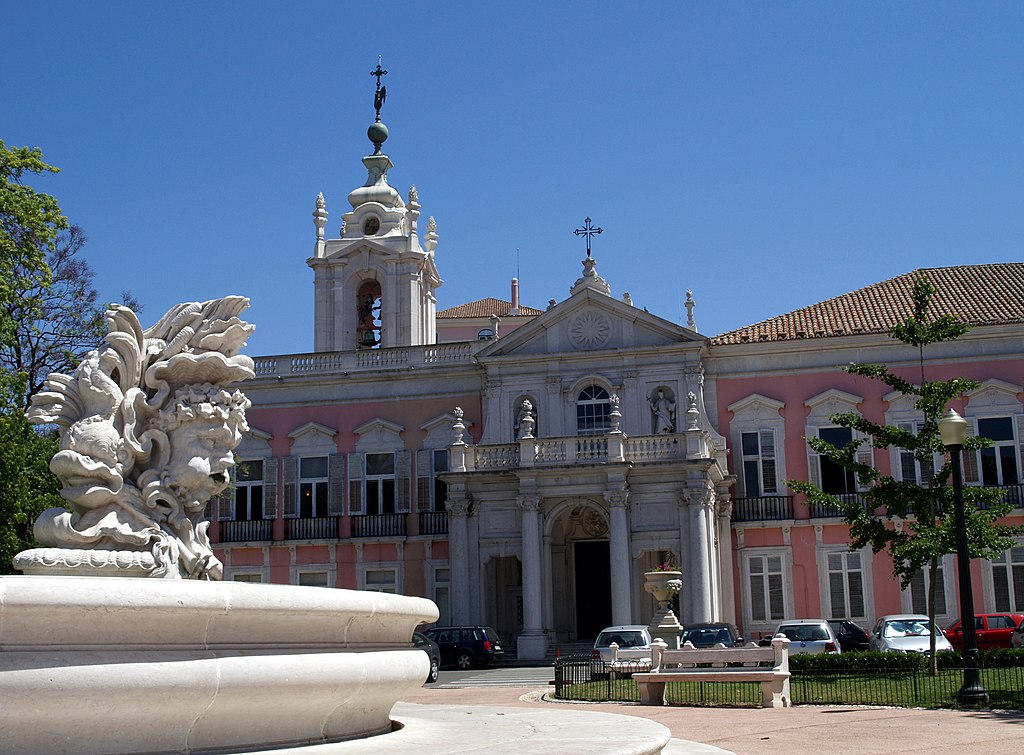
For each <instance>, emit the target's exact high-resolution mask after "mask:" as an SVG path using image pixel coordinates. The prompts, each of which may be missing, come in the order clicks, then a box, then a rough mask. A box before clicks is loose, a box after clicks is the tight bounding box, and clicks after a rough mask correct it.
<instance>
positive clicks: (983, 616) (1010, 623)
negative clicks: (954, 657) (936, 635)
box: [946, 613, 1024, 650]
mask: <svg viewBox="0 0 1024 755" xmlns="http://www.w3.org/2000/svg"><path fill="white" fill-rule="evenodd" d="M1022 619H1024V614H1019V613H976V614H974V631H975V634H976V635H977V637H978V650H992V649H993V648H1008V647H1011V643H1010V638H1011V637H1012V636H1013V630H1014V629H1016V628H1017V625H1018V624H1020V622H1021V620H1022ZM946 638H947V639H948V640H949V644H950V645H952V646H953V649H954V650H963V649H964V633H963V631H962V630H961V629H960V620H959V619H957V620H956V622H955V623H953V624H951V625H950V626H949V629H947V630H946Z"/></svg>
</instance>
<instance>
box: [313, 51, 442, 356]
mask: <svg viewBox="0 0 1024 755" xmlns="http://www.w3.org/2000/svg"><path fill="white" fill-rule="evenodd" d="M370 75H371V76H374V77H375V78H376V79H377V87H376V91H375V92H374V109H375V110H376V120H375V121H374V122H373V123H372V124H371V125H370V128H369V129H368V130H367V136H368V137H369V138H370V142H371V143H372V144H373V153H372V154H370V155H367V156H366V157H364V158H363V165H364V166H365V168H366V172H367V176H366V183H365V184H363V185H362V186H360V187H359V188H357V189H354V190H353V191H352V192H351V193H350V194H349V195H348V203H349V205H351V208H352V209H351V210H349V211H348V212H346V213H345V214H344V215H342V223H341V235H340V237H339V238H331V239H329V238H326V237H325V233H324V229H325V227H326V225H327V203H326V201H325V200H324V195H323V193H321V194H320V195H319V196H318V197H317V199H316V209H315V210H314V211H313V225H314V226H315V227H316V244H315V247H314V251H313V256H312V257H311V258H310V259H309V260H307V264H308V265H309V266H310V267H311V268H313V274H314V282H313V287H314V292H315V297H316V299H315V307H314V311H315V314H314V320H315V324H314V348H315V349H316V351H351V350H353V349H372V348H388V347H392V346H417V345H422V344H430V343H435V342H436V340H437V334H436V328H435V319H434V315H435V312H436V309H437V300H436V296H435V293H434V292H435V291H436V290H437V289H438V288H439V287H440V286H441V283H442V281H441V277H440V276H439V275H438V272H437V267H436V266H435V264H434V251H435V249H436V248H437V224H436V223H435V222H434V219H433V218H430V220H429V222H428V223H427V234H426V239H425V242H426V243H425V245H424V246H421V245H420V239H419V234H418V230H417V224H418V222H419V217H420V203H419V197H418V195H417V192H416V187H415V186H413V187H411V188H410V189H409V194H408V199H407V201H403V200H402V197H401V196H400V195H399V193H398V192H397V191H396V190H395V189H393V188H392V187H391V186H389V185H388V171H389V170H390V169H391V168H393V167H394V165H393V164H392V162H391V159H390V158H389V157H388V156H387V155H385V154H384V153H383V152H382V151H381V145H383V144H384V142H385V141H386V140H387V138H388V127H387V126H385V125H384V123H383V122H381V119H380V110H381V107H383V105H384V102H385V100H386V98H387V88H386V87H385V86H384V85H383V84H381V77H383V76H385V75H387V71H385V70H384V69H383V68H381V66H380V62H379V61H378V63H377V69H376V70H375V71H371V72H370Z"/></svg>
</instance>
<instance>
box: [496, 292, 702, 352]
mask: <svg viewBox="0 0 1024 755" xmlns="http://www.w3.org/2000/svg"><path fill="white" fill-rule="evenodd" d="M498 332H499V335H500V333H501V331H500V328H499V331H498ZM704 340H705V339H704V337H703V336H701V335H699V334H697V333H694V332H693V331H692V330H688V329H687V328H684V327H682V326H681V325H676V324H675V323H673V322H669V321H668V320H664V319H662V318H660V317H657V316H656V315H652V314H651V313H650V312H645V311H644V310H642V309H637V308H636V307H633V306H630V305H628V304H624V303H623V302H621V301H617V300H616V299H612V298H611V297H610V296H606V295H604V294H602V293H599V292H596V291H593V290H590V289H586V290H583V291H580V292H579V293H577V294H574V295H573V296H571V297H569V298H568V299H566V300H565V301H563V302H561V303H559V304H556V305H555V306H554V307H552V308H551V309H549V310H547V311H546V312H544V313H543V314H541V315H538V316H537V317H536V318H535V319H534V320H532V321H531V322H529V323H527V324H526V325H523V326H521V327H519V328H516V330H514V331H513V332H512V333H510V334H508V335H507V336H501V337H500V338H498V340H496V341H494V342H493V343H491V344H490V345H489V346H487V347H486V348H484V349H482V350H481V351H480V352H479V353H478V354H477V356H478V357H479V358H486V357H498V356H508V355H513V354H522V355H526V354H551V353H563V352H566V353H572V352H581V351H603V350H607V349H633V348H656V347H659V346H671V345H676V344H680V343H691V342H702V341H704Z"/></svg>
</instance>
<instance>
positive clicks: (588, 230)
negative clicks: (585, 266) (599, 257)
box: [573, 218, 604, 259]
mask: <svg viewBox="0 0 1024 755" xmlns="http://www.w3.org/2000/svg"><path fill="white" fill-rule="evenodd" d="M573 233H574V234H575V235H577V236H583V237H584V238H585V239H586V240H587V258H588V259H589V258H590V237H591V236H598V235H600V234H602V233H604V228H594V227H593V226H591V225H590V218H586V219H585V220H584V221H583V227H582V228H577V229H576V230H575V231H573Z"/></svg>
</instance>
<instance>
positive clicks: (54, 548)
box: [0, 296, 437, 753]
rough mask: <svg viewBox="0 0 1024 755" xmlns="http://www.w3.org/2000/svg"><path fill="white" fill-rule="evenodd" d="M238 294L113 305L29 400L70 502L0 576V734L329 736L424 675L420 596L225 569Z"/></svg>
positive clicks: (244, 362)
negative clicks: (241, 579)
mask: <svg viewBox="0 0 1024 755" xmlns="http://www.w3.org/2000/svg"><path fill="white" fill-rule="evenodd" d="M247 306H248V300H247V299H245V298H243V297H239V296H231V297H225V298H223V299H216V300H213V301H208V302H202V303H198V302H193V303H187V304H181V305H179V306H177V307H174V308H173V309H172V310H171V311H169V312H168V313H167V314H166V315H164V317H163V318H161V319H160V321H159V322H158V323H157V324H156V325H154V326H153V327H151V328H149V329H147V330H143V328H142V327H141V325H140V324H139V321H138V318H137V317H136V315H135V313H134V312H132V311H131V310H129V309H127V308H125V307H120V306H114V307H111V308H110V309H109V310H108V311H107V313H106V319H107V327H108V333H107V336H106V338H105V342H104V345H103V346H102V347H101V348H100V349H97V350H96V351H93V352H90V353H89V354H88V355H86V357H85V359H84V360H83V361H82V363H81V364H80V365H79V366H78V368H77V369H76V370H75V372H74V374H73V375H62V374H58V373H54V374H52V375H50V377H49V379H48V380H47V382H46V386H45V389H44V391H43V392H41V393H40V394H39V395H37V396H36V397H35V398H34V399H33V406H32V408H31V410H30V412H29V416H30V418H31V419H32V420H33V421H35V422H40V423H52V424H56V425H57V426H58V427H59V428H60V438H61V440H60V451H59V452H58V453H57V454H56V455H55V456H54V457H53V460H52V461H51V463H50V468H51V470H52V471H53V472H54V474H56V475H57V477H58V478H59V479H60V480H61V482H62V484H63V489H62V491H61V492H62V495H63V496H64V498H65V499H67V501H68V502H69V503H70V505H71V510H70V511H67V510H65V509H49V510H47V511H45V512H44V513H43V514H42V515H41V516H40V517H39V518H38V520H37V521H36V523H35V530H34V531H35V535H36V538H37V539H38V541H39V542H40V543H41V544H42V546H43V547H40V548H33V549H31V550H27V551H23V552H22V553H19V554H18V555H17V556H16V557H15V559H14V564H15V566H16V568H18V569H19V570H21V571H23V572H24V573H25V574H26V575H27V576H10V577H0V650H2V651H3V652H0V701H2V702H0V751H2V752H5V753H7V752H33V753H38V752H142V751H145V752H153V751H182V752H191V751H195V750H219V751H224V750H231V751H235V750H243V749H264V748H270V747H282V746H297V745H307V744H316V743H326V742H338V741H341V740H346V739H352V738H354V737H365V736H369V735H373V734H380V733H383V732H387V731H390V730H391V728H392V722H391V719H390V717H389V712H390V710H391V707H392V705H393V704H394V703H395V701H396V700H398V699H399V698H400V697H402V696H403V695H404V694H406V693H407V692H409V691H410V690H412V689H414V688H416V687H418V686H419V685H420V684H421V682H422V681H423V679H424V678H425V677H426V674H427V667H428V661H427V657H426V655H425V654H424V653H422V652H420V651H418V650H416V649H414V648H412V647H411V646H410V644H409V640H410V637H411V635H412V632H413V629H414V628H415V627H416V625H417V624H420V623H422V622H431V621H435V620H436V619H437V608H436V606H435V605H434V604H433V603H431V602H430V601H429V600H425V599H422V598H410V597H405V596H396V595H385V594H382V593H369V592H357V591H351V590H334V589H326V588H316V587H292V586H287V585H256V584H243V583H237V582H220V581H218V580H220V578H221V576H222V567H221V564H220V562H219V561H218V560H217V558H216V557H215V556H214V554H213V551H212V549H211V547H210V541H209V538H208V536H207V527H208V525H209V523H208V522H207V521H205V519H204V517H203V513H204V510H205V507H206V503H207V501H208V500H209V499H210V497H211V496H214V495H216V494H218V493H220V492H222V491H223V490H225V489H226V488H227V486H228V485H229V483H230V469H231V467H232V466H233V464H234V460H233V457H232V453H231V452H232V449H234V448H235V447H236V446H237V445H238V443H239V441H240V440H241V434H242V433H243V432H244V431H246V430H247V429H248V427H247V425H246V421H245V410H246V408H247V407H248V406H249V401H248V400H247V399H246V398H245V396H244V395H243V393H242V392H241V391H239V390H237V389H234V388H232V387H231V386H232V385H233V384H234V383H237V382H239V381H241V380H244V379H246V378H250V377H252V376H253V369H252V368H253V364H252V360H251V359H249V358H248V357H246V356H243V355H241V354H239V351H240V349H241V348H242V346H244V344H245V341H246V339H247V338H248V337H249V335H250V333H252V330H253V326H252V325H250V324H249V323H246V322H244V321H242V320H241V319H240V317H239V315H240V314H241V312H242V311H243V310H244V309H245V308H246V307H247ZM143 578H148V579H143Z"/></svg>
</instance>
